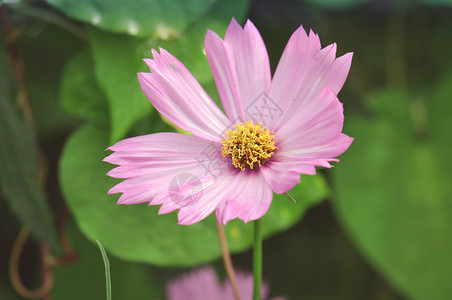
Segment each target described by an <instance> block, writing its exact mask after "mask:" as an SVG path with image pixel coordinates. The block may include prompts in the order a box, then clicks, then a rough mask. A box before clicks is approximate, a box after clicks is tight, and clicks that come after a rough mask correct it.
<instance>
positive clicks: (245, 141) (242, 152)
mask: <svg viewBox="0 0 452 300" xmlns="http://www.w3.org/2000/svg"><path fill="white" fill-rule="evenodd" d="M273 134H274V133H273V131H270V130H268V129H267V128H265V127H264V126H263V125H262V124H261V123H260V122H259V123H257V124H256V125H255V124H254V123H253V121H248V122H244V123H241V124H238V125H234V128H233V129H228V131H226V136H225V137H224V139H222V140H221V143H222V144H223V148H222V149H221V155H223V157H226V156H228V157H230V158H231V159H232V164H233V165H234V167H236V168H238V169H240V170H242V171H244V170H245V169H246V168H250V169H254V168H256V167H261V166H262V165H263V164H265V163H266V162H267V161H268V160H269V159H270V157H271V156H272V155H273V154H274V153H275V152H274V150H275V149H278V147H276V146H275V143H276V142H277V141H276V140H275V136H274V135H273Z"/></svg>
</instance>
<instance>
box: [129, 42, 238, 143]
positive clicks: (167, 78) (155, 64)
mask: <svg viewBox="0 0 452 300" xmlns="http://www.w3.org/2000/svg"><path fill="white" fill-rule="evenodd" d="M152 54H153V57H154V58H153V59H152V60H151V59H146V60H145V62H146V63H147V64H148V66H149V67H150V70H151V72H152V73H138V80H139V82H140V85H141V89H142V90H143V92H144V93H145V95H146V97H147V98H148V99H149V101H150V102H151V103H152V105H154V107H155V108H156V109H157V110H158V111H159V112H160V113H161V114H162V115H164V116H165V117H166V118H167V119H168V120H169V121H171V122H172V123H174V124H175V125H176V126H178V127H180V128H182V129H183V130H186V131H189V132H192V133H193V134H194V135H196V136H199V137H202V138H205V139H208V140H211V141H218V140H219V139H220V136H221V134H222V133H223V132H224V130H225V129H226V127H227V126H228V125H229V124H230V121H229V120H228V119H227V118H226V116H225V115H224V114H223V113H222V112H221V110H220V109H219V108H218V107H217V106H216V105H215V103H214V102H213V101H212V99H210V97H209V96H208V95H207V93H206V92H205V91H204V89H203V88H202V87H201V85H200V84H199V83H198V82H197V81H196V79H195V78H194V77H193V76H192V75H191V74H190V72H189V71H188V70H187V68H185V66H184V65H183V64H182V63H181V62H180V61H178V60H177V59H176V58H175V57H174V56H172V55H171V54H170V53H168V52H167V51H166V50H164V49H160V54H158V53H157V52H156V51H155V50H153V51H152Z"/></svg>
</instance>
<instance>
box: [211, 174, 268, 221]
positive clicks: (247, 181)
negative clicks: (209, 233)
mask: <svg viewBox="0 0 452 300" xmlns="http://www.w3.org/2000/svg"><path fill="white" fill-rule="evenodd" d="M229 186H230V191H229V193H228V195H227V196H226V199H225V200H226V201H223V202H222V203H221V204H220V206H219V207H218V210H217V219H218V222H219V223H220V224H226V223H227V222H228V221H230V220H232V219H235V218H239V219H241V220H243V221H244V222H245V223H246V222H248V221H251V220H256V219H259V218H261V217H262V216H263V215H264V214H265V213H266V212H267V210H268V208H269V207H270V204H271V201H272V198H273V193H272V190H271V189H270V187H269V186H268V185H267V183H266V182H265V180H264V177H263V175H262V174H261V172H259V171H238V173H237V174H236V175H235V176H234V179H233V181H231V182H230V183H229Z"/></svg>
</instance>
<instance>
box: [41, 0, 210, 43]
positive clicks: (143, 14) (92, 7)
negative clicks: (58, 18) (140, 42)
mask: <svg viewBox="0 0 452 300" xmlns="http://www.w3.org/2000/svg"><path fill="white" fill-rule="evenodd" d="M47 3H49V4H51V5H53V6H55V7H57V8H58V9H60V10H61V11H63V12H64V13H65V14H67V15H68V16H69V17H72V18H75V19H77V20H80V21H84V22H89V23H91V24H93V25H96V26H99V27H100V28H102V29H104V30H109V31H113V32H120V33H128V34H131V35H139V36H159V37H166V36H168V35H177V34H179V33H180V32H181V31H183V30H184V29H185V28H186V27H187V26H188V25H190V24H191V23H193V22H194V21H195V20H197V19H198V18H199V17H201V16H202V15H203V14H204V13H205V12H206V11H207V10H208V9H209V8H210V6H211V5H213V4H214V3H215V1H214V0H192V1H177V0H166V1H160V0H135V1H133V2H129V1H121V0H79V1H72V0H47Z"/></svg>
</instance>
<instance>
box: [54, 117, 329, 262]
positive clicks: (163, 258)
mask: <svg viewBox="0 0 452 300" xmlns="http://www.w3.org/2000/svg"><path fill="white" fill-rule="evenodd" d="M106 137H107V135H106V132H105V131H102V130H100V129H97V128H95V127H92V126H85V127H83V128H81V129H79V130H78V131H77V132H75V133H74V135H73V136H72V137H71V138H70V139H69V141H68V143H67V144H66V147H65V150H64V153H63V157H62V161H61V166H60V172H61V177H60V178H61V185H62V187H63V192H64V195H65V197H66V200H67V202H68V205H69V207H70V209H71V211H72V212H73V214H74V216H75V218H76V220H77V223H78V224H79V226H80V228H81V230H82V231H83V232H84V233H85V234H86V236H88V237H89V238H90V239H91V240H96V239H99V240H101V241H102V244H103V245H104V246H105V247H106V248H107V249H108V250H109V251H110V252H111V253H112V254H115V255H117V256H118V257H121V258H124V259H127V260H132V261H143V262H149V263H153V264H158V265H164V266H178V265H179V266H180V265H186V266H188V265H195V264H200V263H204V262H208V261H211V260H213V259H216V258H218V257H219V256H220V255H221V253H220V248H219V245H218V243H217V242H216V241H217V239H218V237H217V233H216V226H215V217H214V216H213V215H212V216H211V217H209V218H208V219H206V220H205V221H202V222H200V223H198V224H195V225H191V226H181V225H177V224H176V223H177V218H176V214H169V215H158V214H157V211H158V208H157V207H154V206H151V207H148V206H147V205H146V204H142V205H130V206H127V205H120V206H116V205H115V202H116V200H117V198H118V195H111V196H107V195H106V193H107V191H108V189H109V188H110V187H112V186H113V185H114V184H115V183H117V182H118V181H117V180H113V179H111V178H108V177H107V176H105V173H106V172H108V170H109V169H111V168H112V166H111V165H109V164H107V163H103V162H101V160H102V158H103V157H104V156H105V155H107V154H106V153H105V152H103V150H104V149H105V148H106V147H107V146H108V140H107V138H106ZM74 174H77V176H74ZM82 174H83V175H82ZM291 194H292V196H294V198H295V199H297V200H298V203H297V204H293V203H292V202H291V201H290V200H288V199H287V198H285V197H284V196H277V197H275V198H274V200H273V204H272V207H271V208H270V210H269V212H268V213H267V215H266V216H265V217H264V220H263V224H264V229H263V230H264V235H265V236H267V237H268V236H270V235H273V234H276V233H277V232H281V231H283V230H285V229H287V228H289V227H290V226H291V225H293V224H295V223H296V222H297V221H298V220H299V219H300V218H301V216H302V215H303V214H304V212H305V211H306V209H307V208H308V207H310V206H311V205H313V204H315V203H317V202H318V201H320V200H321V199H323V198H324V197H325V196H326V185H325V183H324V182H323V181H322V179H321V177H318V176H317V177H314V178H311V177H306V178H305V184H303V183H302V184H301V185H299V186H297V187H296V188H295V189H294V190H293V191H292V192H291ZM249 227H250V226H245V225H244V224H243V222H241V221H238V220H236V221H233V222H231V223H230V224H228V226H227V227H226V229H227V235H228V239H229V246H230V249H231V251H232V252H237V251H242V250H245V249H247V248H249V247H250V246H251V242H252V229H251V228H249Z"/></svg>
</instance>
